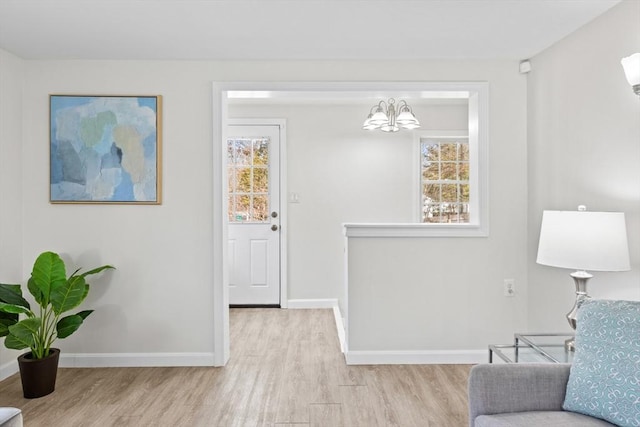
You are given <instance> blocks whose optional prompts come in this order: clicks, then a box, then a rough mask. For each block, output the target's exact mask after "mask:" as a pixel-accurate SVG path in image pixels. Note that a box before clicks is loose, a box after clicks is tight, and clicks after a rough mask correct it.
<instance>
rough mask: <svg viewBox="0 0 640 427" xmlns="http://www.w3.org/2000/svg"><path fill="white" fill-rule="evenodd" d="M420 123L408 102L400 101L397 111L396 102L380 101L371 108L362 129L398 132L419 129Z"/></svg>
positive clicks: (390, 100) (391, 99)
mask: <svg viewBox="0 0 640 427" xmlns="http://www.w3.org/2000/svg"><path fill="white" fill-rule="evenodd" d="M419 127H420V122H419V121H418V119H416V116H414V115H413V111H412V110H411V107H409V104H407V102H406V101H404V100H400V103H399V104H398V107H397V111H396V100H395V99H393V98H390V99H389V100H388V101H387V102H384V101H380V102H378V104H377V105H374V106H373V107H371V111H370V112H369V115H368V116H367V119H366V120H365V121H364V123H363V125H362V129H366V130H374V129H380V130H381V131H383V132H398V131H399V130H400V128H402V129H417V128H419Z"/></svg>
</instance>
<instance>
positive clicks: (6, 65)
mask: <svg viewBox="0 0 640 427" xmlns="http://www.w3.org/2000/svg"><path fill="white" fill-rule="evenodd" d="M23 72H24V65H23V61H22V60H21V59H20V58H17V57H16V56H14V55H12V54H10V53H8V52H5V51H3V50H1V49H0V282H1V283H21V282H22V279H23V271H22V235H21V232H22V187H21V182H22V180H21V173H22V172H21V171H22V144H21V142H22V74H23ZM17 354H19V353H18V352H15V351H13V350H8V349H7V348H5V346H4V339H3V338H0V378H2V376H3V366H4V365H5V364H6V363H8V362H9V361H13V360H14V359H15V357H16V355H17Z"/></svg>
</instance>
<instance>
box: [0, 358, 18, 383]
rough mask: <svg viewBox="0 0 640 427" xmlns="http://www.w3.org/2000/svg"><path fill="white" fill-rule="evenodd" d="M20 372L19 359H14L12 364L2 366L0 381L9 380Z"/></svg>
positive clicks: (0, 368)
mask: <svg viewBox="0 0 640 427" xmlns="http://www.w3.org/2000/svg"><path fill="white" fill-rule="evenodd" d="M18 371H19V368H18V359H13V360H12V361H11V362H7V363H5V364H4V365H2V366H0V381H2V380H4V379H6V378H9V377H10V376H11V375H13V374H17V373H18Z"/></svg>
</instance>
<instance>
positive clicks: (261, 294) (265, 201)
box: [227, 125, 280, 306]
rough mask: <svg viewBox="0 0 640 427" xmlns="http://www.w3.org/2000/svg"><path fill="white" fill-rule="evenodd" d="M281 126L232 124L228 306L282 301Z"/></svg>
mask: <svg viewBox="0 0 640 427" xmlns="http://www.w3.org/2000/svg"><path fill="white" fill-rule="evenodd" d="M279 149H280V126H278V125H261V126H247V125H243V126H239V125H229V127H228V128H227V177H228V182H229V184H228V185H229V187H228V202H229V210H228V216H229V253H228V256H229V304H230V305H257V306H260V305H279V304H280V166H279V157H280V156H279Z"/></svg>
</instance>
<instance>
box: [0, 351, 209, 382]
mask: <svg viewBox="0 0 640 427" xmlns="http://www.w3.org/2000/svg"><path fill="white" fill-rule="evenodd" d="M214 360H215V357H214V354H213V353H85V354H74V353H65V352H61V353H60V362H59V363H58V366H59V367H60V368H142V367H145V368H148V367H168V366H215V364H214ZM18 371H19V369H18V361H17V360H13V361H11V362H8V363H5V364H4V365H2V366H0V381H2V380H4V379H6V378H9V377H10V376H11V375H13V374H15V373H18Z"/></svg>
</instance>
